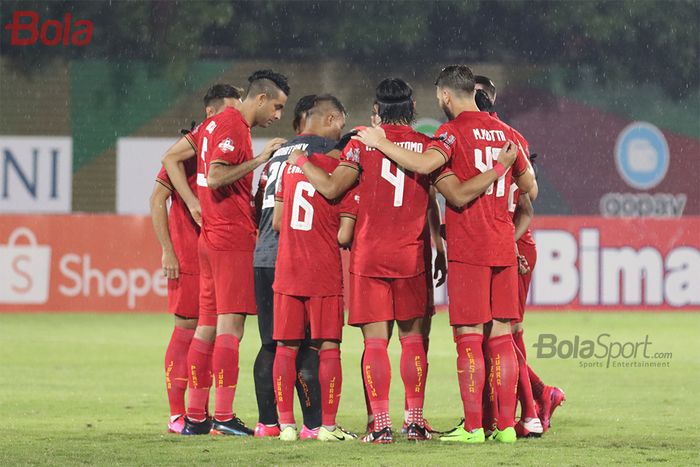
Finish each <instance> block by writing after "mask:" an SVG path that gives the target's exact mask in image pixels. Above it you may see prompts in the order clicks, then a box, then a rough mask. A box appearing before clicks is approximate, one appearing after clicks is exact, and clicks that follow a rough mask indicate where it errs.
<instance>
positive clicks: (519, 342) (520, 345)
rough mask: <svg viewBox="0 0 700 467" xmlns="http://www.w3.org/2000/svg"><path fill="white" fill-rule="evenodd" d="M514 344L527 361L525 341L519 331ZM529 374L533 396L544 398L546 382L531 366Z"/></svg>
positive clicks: (514, 337) (514, 335) (528, 369)
mask: <svg viewBox="0 0 700 467" xmlns="http://www.w3.org/2000/svg"><path fill="white" fill-rule="evenodd" d="M513 342H515V347H516V348H517V349H518V350H520V353H522V354H523V357H524V358H525V360H526V361H527V352H526V351H525V341H524V340H523V332H522V331H518V332H516V333H515V334H513ZM527 374H528V377H529V378H530V386H531V387H532V396H533V397H536V398H537V399H539V398H540V397H542V390H544V381H542V380H541V379H540V377H539V376H537V374H536V373H535V372H534V371H532V368H530V366H529V365H528V366H527Z"/></svg>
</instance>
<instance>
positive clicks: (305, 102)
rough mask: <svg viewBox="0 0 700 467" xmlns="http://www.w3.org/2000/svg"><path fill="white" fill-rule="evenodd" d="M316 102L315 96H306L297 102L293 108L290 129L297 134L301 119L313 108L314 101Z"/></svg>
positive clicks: (299, 129)
mask: <svg viewBox="0 0 700 467" xmlns="http://www.w3.org/2000/svg"><path fill="white" fill-rule="evenodd" d="M315 100H316V94H308V95H306V96H303V97H302V98H301V99H299V100H298V101H297V105H295V106H294V120H292V128H294V131H296V132H297V133H298V132H300V131H301V128H300V125H301V117H302V116H303V115H304V114H305V113H306V112H308V111H309V110H311V108H312V107H313V106H314V101H315Z"/></svg>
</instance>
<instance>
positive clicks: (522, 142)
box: [493, 113, 535, 246]
mask: <svg viewBox="0 0 700 467" xmlns="http://www.w3.org/2000/svg"><path fill="white" fill-rule="evenodd" d="M493 116H494V117H496V118H498V117H497V115H496V114H495V113H494V114H493ZM513 133H514V134H515V137H516V139H517V143H518V145H519V146H520V150H521V151H522V152H523V153H524V154H525V156H527V159H528V160H530V147H529V144H528V142H527V140H526V139H525V137H524V136H523V135H522V134H521V133H520V132H519V131H517V130H516V129H513ZM519 201H520V190H519V189H518V185H516V184H515V183H512V184H511V185H510V193H509V195H508V210H509V211H510V212H511V214H512V215H513V221H515V210H516V209H517V208H518V202H519ZM518 244H519V245H520V244H527V245H533V246H534V245H535V239H534V238H533V237H532V230H530V229H529V228H528V229H527V230H526V231H525V233H524V234H522V235H521V236H520V239H518Z"/></svg>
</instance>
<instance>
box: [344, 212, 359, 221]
mask: <svg viewBox="0 0 700 467" xmlns="http://www.w3.org/2000/svg"><path fill="white" fill-rule="evenodd" d="M340 217H346V218H348V219H353V220H357V216H356V215H355V214H351V213H349V212H341V213H340Z"/></svg>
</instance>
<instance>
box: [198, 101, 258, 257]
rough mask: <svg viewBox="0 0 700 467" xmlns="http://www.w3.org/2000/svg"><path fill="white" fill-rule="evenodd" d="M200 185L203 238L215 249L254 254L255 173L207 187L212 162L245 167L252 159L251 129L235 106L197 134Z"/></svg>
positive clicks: (226, 110)
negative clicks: (214, 187)
mask: <svg viewBox="0 0 700 467" xmlns="http://www.w3.org/2000/svg"><path fill="white" fill-rule="evenodd" d="M198 133H199V134H198V140H197V147H198V148H199V154H198V156H199V157H198V158H197V160H198V163H197V185H198V190H197V193H198V197H199V203H200V205H201V206H202V235H203V236H204V240H205V241H206V242H207V244H208V245H209V247H210V248H211V249H213V250H226V251H253V249H254V248H255V236H256V225H255V204H254V201H253V172H250V173H248V174H247V175H246V176H245V177H243V178H241V179H239V180H238V181H236V182H235V183H234V184H232V185H229V186H226V187H223V188H219V189H218V190H214V189H211V188H209V187H208V185H207V174H208V172H209V166H210V164H211V162H212V161H217V160H219V161H225V162H227V163H229V164H232V165H237V164H242V163H243V162H245V161H248V160H251V159H252V158H253V143H252V141H251V139H250V127H249V126H248V123H247V122H246V121H245V119H244V118H243V115H241V113H240V112H239V111H238V110H236V109H234V108H233V107H226V109H225V110H224V111H223V112H221V113H219V114H217V115H214V116H213V117H211V118H208V119H206V120H205V121H204V122H202V125H201V128H200V130H199V132H198Z"/></svg>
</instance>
